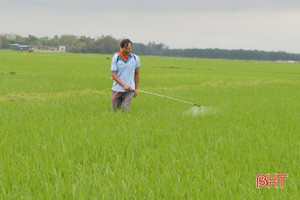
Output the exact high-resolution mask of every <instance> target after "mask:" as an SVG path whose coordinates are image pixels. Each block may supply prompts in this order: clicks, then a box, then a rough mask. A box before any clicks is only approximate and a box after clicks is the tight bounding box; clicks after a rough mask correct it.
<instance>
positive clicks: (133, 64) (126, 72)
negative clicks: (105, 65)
mask: <svg viewBox="0 0 300 200" xmlns="http://www.w3.org/2000/svg"><path fill="white" fill-rule="evenodd" d="M118 57H119V59H118ZM140 67H141V62H140V58H139V57H138V56H137V55H134V54H130V56H129V58H128V60H127V62H125V60H123V59H122V58H121V56H120V55H116V54H115V55H114V57H113V59H112V62H111V71H112V72H117V75H118V77H119V78H120V79H121V80H122V81H123V82H124V83H126V84H127V85H130V86H131V88H132V89H135V81H134V73H135V70H137V69H139V68H140ZM122 88H123V86H122V85H120V84H119V83H117V82H116V81H115V80H114V83H113V87H112V90H113V91H114V92H118V91H119V90H120V89H122ZM121 92H128V90H122V91H121Z"/></svg>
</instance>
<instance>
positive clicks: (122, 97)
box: [111, 91, 134, 112]
mask: <svg viewBox="0 0 300 200" xmlns="http://www.w3.org/2000/svg"><path fill="white" fill-rule="evenodd" d="M115 94H116V92H114V91H113V92H112V96H111V98H113V97H114V96H115ZM133 94H134V93H133V92H132V91H131V92H119V93H118V94H117V95H116V96H115V98H114V101H113V102H112V107H113V110H118V109H119V108H121V106H122V103H123V111H126V112H129V111H130V105H131V102H132V98H133Z"/></svg>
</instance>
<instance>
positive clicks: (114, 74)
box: [111, 72, 132, 91]
mask: <svg viewBox="0 0 300 200" xmlns="http://www.w3.org/2000/svg"><path fill="white" fill-rule="evenodd" d="M111 77H112V78H113V79H114V80H115V81H116V82H117V83H119V84H120V85H122V86H123V87H124V88H125V90H129V91H131V90H132V88H131V87H130V86H129V85H127V84H125V83H124V82H123V81H122V80H121V79H120V78H119V77H118V75H117V72H111Z"/></svg>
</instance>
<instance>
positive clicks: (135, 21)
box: [0, 0, 300, 53]
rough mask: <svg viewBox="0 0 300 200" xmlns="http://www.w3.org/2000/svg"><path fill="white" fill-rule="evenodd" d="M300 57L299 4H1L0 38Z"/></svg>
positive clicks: (166, 0)
mask: <svg viewBox="0 0 300 200" xmlns="http://www.w3.org/2000/svg"><path fill="white" fill-rule="evenodd" d="M4 33H12V34H18V35H22V36H28V35H29V34H31V35H35V36H37V37H43V36H48V37H54V36H55V35H59V36H61V35H64V34H72V35H76V36H82V35H84V36H88V37H93V38H97V37H100V36H102V35H111V36H113V37H115V38H117V39H122V38H129V39H131V40H132V41H133V42H134V43H144V44H147V43H148V42H152V41H153V42H155V43H163V44H165V45H167V46H169V47H170V48H201V49H203V48H219V49H249V50H254V49H256V50H265V51H286V52H290V53H300V45H299V42H300V1H299V0H251V1H250V0H206V1H204V0H185V1H183V0H180V1H179V0H148V1H143V0H127V1H125V0H122V1H121V0H113V1H102V0H26V1H25V0H0V34H4Z"/></svg>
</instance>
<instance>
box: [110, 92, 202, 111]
mask: <svg viewBox="0 0 300 200" xmlns="http://www.w3.org/2000/svg"><path fill="white" fill-rule="evenodd" d="M122 90H125V88H122V89H121V90H119V91H118V92H117V93H116V94H115V95H114V96H113V98H112V100H111V102H113V101H114V99H115V97H116V95H117V94H118V93H119V92H121V91H122ZM132 91H138V92H141V93H145V94H149V95H154V96H158V97H162V98H166V99H171V100H174V101H178V102H181V103H186V104H190V105H193V106H196V107H201V106H200V105H199V104H196V103H192V102H189V101H185V100H181V99H177V98H173V97H168V96H165V95H161V94H156V93H152V92H146V91H143V90H132Z"/></svg>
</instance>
